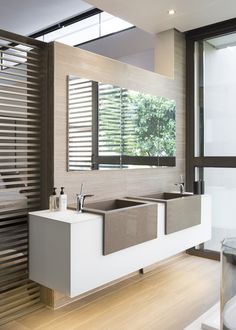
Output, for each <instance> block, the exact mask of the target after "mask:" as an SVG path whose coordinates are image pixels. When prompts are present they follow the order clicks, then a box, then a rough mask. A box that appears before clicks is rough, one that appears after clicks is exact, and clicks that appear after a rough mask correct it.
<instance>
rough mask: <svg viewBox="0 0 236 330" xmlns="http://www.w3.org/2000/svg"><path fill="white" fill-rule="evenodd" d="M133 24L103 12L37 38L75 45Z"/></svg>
mask: <svg viewBox="0 0 236 330" xmlns="http://www.w3.org/2000/svg"><path fill="white" fill-rule="evenodd" d="M132 26H133V25H132V24H130V23H128V22H125V21H124V20H122V19H120V18H118V17H114V16H112V15H110V14H108V13H106V12H102V13H100V14H96V15H93V16H90V17H88V18H85V19H83V20H81V21H79V22H77V23H73V24H70V25H68V26H66V27H62V28H60V29H57V30H55V31H53V32H49V33H47V34H45V35H43V36H40V37H38V38H37V39H38V40H41V41H45V42H51V41H59V42H62V43H64V44H67V45H70V46H75V45H79V44H82V43H84V42H87V41H90V40H94V39H97V38H99V37H101V36H105V35H108V34H111V33H114V32H118V31H122V30H125V29H127V28H129V27H132Z"/></svg>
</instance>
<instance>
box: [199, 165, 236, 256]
mask: <svg viewBox="0 0 236 330" xmlns="http://www.w3.org/2000/svg"><path fill="white" fill-rule="evenodd" d="M204 180H205V193H206V194H209V195H210V196H211V198H212V239H211V240H210V241H208V242H206V243H205V244H204V248H205V249H208V250H213V251H220V248H221V242H222V240H223V239H224V238H226V237H236V218H235V217H236V202H235V201H236V168H204Z"/></svg>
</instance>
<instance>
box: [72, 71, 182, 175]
mask: <svg viewBox="0 0 236 330" xmlns="http://www.w3.org/2000/svg"><path fill="white" fill-rule="evenodd" d="M175 107H176V106H175V101H174V100H170V99H167V98H165V97H157V96H153V95H150V94H144V93H140V92H137V91H133V90H128V89H125V88H122V87H119V86H114V85H111V84H105V83H100V82H96V81H92V80H89V79H84V78H81V77H75V76H69V77H68V170H69V171H76V170H95V169H115V168H119V169H120V168H137V167H138V168H139V167H140V166H141V167H155V166H174V165H175V152H176V147H175V127H176V124H175Z"/></svg>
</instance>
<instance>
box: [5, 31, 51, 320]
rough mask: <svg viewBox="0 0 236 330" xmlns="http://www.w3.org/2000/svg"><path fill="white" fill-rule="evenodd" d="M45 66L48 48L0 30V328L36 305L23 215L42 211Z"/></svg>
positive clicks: (37, 295) (36, 288) (37, 292)
mask: <svg viewBox="0 0 236 330" xmlns="http://www.w3.org/2000/svg"><path fill="white" fill-rule="evenodd" d="M46 66H47V44H44V43H42V42H39V41H37V40H34V39H30V38H26V37H21V36H18V35H15V34H12V33H8V32H5V31H2V30H0V325H1V324H3V323H6V322H8V321H11V320H13V319H15V318H16V317H18V316H21V315H23V314H25V313H28V312H30V311H32V310H34V309H37V308H39V307H40V306H41V304H40V287H39V286H38V285H37V284H36V283H34V282H32V281H30V280H29V279H28V217H27V214H28V212H29V211H32V210H38V209H40V208H42V207H44V205H43V203H42V201H43V199H42V198H41V197H42V194H43V189H45V188H43V186H42V182H41V178H42V176H43V174H44V173H43V171H44V164H43V162H44V161H45V159H44V158H45V157H44V153H45V151H46V149H45V148H44V143H45V137H44V139H42V134H44V132H43V129H46V128H45V127H44V126H43V122H44V119H45V114H46V107H47V102H46V98H47V95H46V94H45V86H46V83H47V67H46ZM43 127H44V128H43Z"/></svg>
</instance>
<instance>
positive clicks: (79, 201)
mask: <svg viewBox="0 0 236 330" xmlns="http://www.w3.org/2000/svg"><path fill="white" fill-rule="evenodd" d="M93 196H94V195H90V194H83V183H82V184H81V188H80V193H79V194H76V210H77V211H78V212H79V213H82V212H83V209H84V201H85V198H86V197H93Z"/></svg>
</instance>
